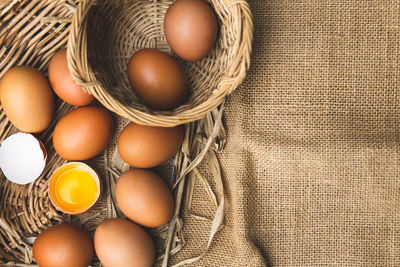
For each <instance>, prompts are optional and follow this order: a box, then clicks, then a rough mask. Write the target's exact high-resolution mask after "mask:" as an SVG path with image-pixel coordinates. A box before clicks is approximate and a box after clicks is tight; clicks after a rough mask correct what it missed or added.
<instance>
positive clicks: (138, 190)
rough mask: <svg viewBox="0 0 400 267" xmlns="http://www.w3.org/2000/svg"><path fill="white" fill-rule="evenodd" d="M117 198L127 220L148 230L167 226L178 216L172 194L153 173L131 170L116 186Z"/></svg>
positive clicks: (123, 175) (120, 178)
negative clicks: (174, 213)
mask: <svg viewBox="0 0 400 267" xmlns="http://www.w3.org/2000/svg"><path fill="white" fill-rule="evenodd" d="M115 198H116V200H117V205H118V207H119V208H120V209H121V211H122V212H123V213H124V214H125V216H126V217H128V218H129V219H131V220H132V221H134V222H136V223H138V224H140V225H143V226H145V227H151V228H156V227H160V226H162V225H164V224H166V223H167V222H168V221H169V220H170V219H171V217H172V214H173V212H174V200H173V197H172V193H171V191H170V190H169V188H168V186H167V185H166V183H165V182H164V180H163V179H162V178H161V177H160V176H158V174H156V173H155V172H153V171H150V170H144V169H131V170H129V171H126V172H125V173H123V174H122V175H121V176H120V177H119V179H118V182H117V185H116V186H115Z"/></svg>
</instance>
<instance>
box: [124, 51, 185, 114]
mask: <svg viewBox="0 0 400 267" xmlns="http://www.w3.org/2000/svg"><path fill="white" fill-rule="evenodd" d="M128 78H129V83H130V85H131V87H132V89H133V90H134V92H135V94H136V95H137V96H138V97H139V98H140V99H141V100H142V101H143V102H144V103H145V104H146V105H148V106H150V107H151V108H153V109H160V110H165V109H172V108H175V107H177V106H179V105H180V104H182V102H183V100H184V99H185V97H186V94H187V83H186V78H185V73H184V72H183V69H182V67H181V66H180V65H179V63H178V62H177V61H176V60H175V59H174V58H173V57H171V56H169V55H167V54H165V53H163V52H161V51H158V50H156V49H143V50H140V51H139V52H136V53H135V54H134V55H133V56H132V57H131V59H130V60H129V63H128Z"/></svg>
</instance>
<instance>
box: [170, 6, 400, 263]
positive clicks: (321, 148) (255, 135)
mask: <svg viewBox="0 0 400 267" xmlns="http://www.w3.org/2000/svg"><path fill="white" fill-rule="evenodd" d="M249 2H250V4H251V8H252V12H253V15H254V24H255V36H254V37H255V39H254V51H253V56H252V67H251V70H250V71H249V73H248V76H247V79H246V81H245V82H244V84H243V85H242V86H241V88H240V89H238V90H236V91H235V92H234V93H233V95H232V96H231V98H230V99H229V101H228V106H227V110H226V113H225V122H226V126H227V129H228V143H227V147H226V150H225V151H224V152H223V153H222V154H221V155H220V161H221V164H222V167H223V171H224V183H225V187H226V197H227V199H226V200H227V208H226V218H225V227H224V228H223V229H222V230H221V232H219V233H218V234H217V236H216V239H215V240H214V242H213V245H212V246H211V248H210V251H209V252H208V253H207V255H205V256H204V257H203V258H202V259H201V260H200V261H198V262H197V263H196V264H195V266H264V265H269V266H400V168H399V160H400V159H399V151H400V150H399V149H400V145H399V142H400V139H399V137H400V134H399V133H400V94H399V93H400V89H399V88H400V78H399V75H400V68H399V66H400V65H399V63H400V62H399V46H400V41H399V40H400V33H399V27H400V21H399V18H400V1H397V0H373V1H369V0H368V1H367V0H347V1H345V0H342V1H339V0H337V1H336V0H335V1H317V0H311V1H293V0H292V1H289V0H268V1H266V0H250V1H249ZM202 171H203V172H206V170H204V169H202ZM197 192H198V193H197V197H196V201H195V202H196V203H195V205H194V212H197V213H199V214H202V215H204V216H207V215H208V216H212V213H211V211H210V210H208V208H206V207H207V206H209V204H206V200H205V199H206V198H207V197H206V195H205V193H202V191H201V187H200V186H199V188H198V191H197ZM209 226H210V224H207V222H204V223H202V222H199V221H198V220H195V219H191V218H189V217H187V218H186V219H185V234H186V238H187V246H186V248H185V249H184V250H183V252H181V253H180V254H179V255H178V256H177V257H174V258H173V259H174V261H179V260H180V259H182V258H185V257H189V256H191V255H193V254H194V251H195V249H196V247H197V246H198V238H201V239H203V240H206V239H207V236H208V231H209Z"/></svg>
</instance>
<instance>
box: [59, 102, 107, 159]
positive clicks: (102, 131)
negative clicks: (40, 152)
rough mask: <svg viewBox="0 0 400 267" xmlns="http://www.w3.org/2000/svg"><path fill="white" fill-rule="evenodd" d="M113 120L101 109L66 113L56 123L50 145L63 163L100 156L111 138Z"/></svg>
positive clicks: (76, 110)
mask: <svg viewBox="0 0 400 267" xmlns="http://www.w3.org/2000/svg"><path fill="white" fill-rule="evenodd" d="M112 128H113V119H112V117H111V114H110V112H109V111H108V110H106V109H104V108H101V107H92V106H89V107H81V108H77V109H75V110H73V111H71V112H69V113H67V114H66V115H65V116H64V117H62V118H61V120H60V121H59V122H58V123H57V125H56V127H55V129H54V134H53V145H54V148H55V150H56V152H57V153H58V155H60V156H61V157H63V158H64V159H66V160H87V159H90V158H93V157H94V156H96V155H97V154H99V153H100V152H101V151H103V149H104V148H105V147H106V146H107V144H108V143H109V141H110V139H111V136H112Z"/></svg>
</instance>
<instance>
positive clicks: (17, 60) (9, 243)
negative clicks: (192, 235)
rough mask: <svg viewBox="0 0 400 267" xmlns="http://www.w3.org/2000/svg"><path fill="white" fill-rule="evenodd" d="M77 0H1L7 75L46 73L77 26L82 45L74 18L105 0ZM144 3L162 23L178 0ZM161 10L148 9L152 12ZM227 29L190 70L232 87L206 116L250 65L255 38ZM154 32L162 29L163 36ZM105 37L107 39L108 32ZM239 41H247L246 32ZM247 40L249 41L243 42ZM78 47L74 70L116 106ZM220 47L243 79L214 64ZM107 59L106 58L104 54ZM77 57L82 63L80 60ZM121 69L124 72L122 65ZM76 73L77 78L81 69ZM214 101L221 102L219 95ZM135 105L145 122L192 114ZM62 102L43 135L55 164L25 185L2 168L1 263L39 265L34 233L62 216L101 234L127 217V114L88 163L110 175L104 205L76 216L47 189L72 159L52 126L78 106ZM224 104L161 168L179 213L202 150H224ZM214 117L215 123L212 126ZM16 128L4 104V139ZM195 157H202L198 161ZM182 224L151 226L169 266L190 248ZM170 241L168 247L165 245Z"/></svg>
mask: <svg viewBox="0 0 400 267" xmlns="http://www.w3.org/2000/svg"><path fill="white" fill-rule="evenodd" d="M76 2H77V1H75V0H7V1H0V79H1V78H2V77H3V75H4V74H5V73H6V72H7V70H9V69H10V68H11V67H13V66H16V65H21V64H24V65H30V66H33V67H35V68H37V69H39V70H40V71H42V72H43V73H46V72H47V66H48V63H49V61H50V59H51V58H52V56H53V55H54V53H56V52H57V51H58V50H59V49H61V48H62V47H64V46H65V45H66V44H67V40H68V36H69V34H70V30H71V29H74V30H75V31H74V33H75V34H72V35H70V37H69V42H70V43H71V42H72V43H74V41H75V40H76V41H78V39H76V38H77V36H76V33H77V29H81V27H78V28H77V29H75V28H71V27H70V22H71V17H72V16H73V13H74V12H77V13H76V14H77V15H76V16H75V21H74V25H75V26H74V27H77V25H78V24H77V23H76V19H78V18H84V17H90V16H91V13H92V12H93V11H90V10H88V8H89V7H91V10H92V9H93V10H94V9H95V8H96V6H97V5H98V2H90V3H89V2H81V4H80V5H78V7H76ZM124 3H126V2H124ZM130 3H132V8H139V7H138V6H137V5H138V3H137V2H136V1H131V2H130ZM142 4H143V7H148V5H150V6H153V7H154V8H155V7H157V6H158V9H157V8H155V9H154V10H153V11H154V19H156V20H157V21H158V20H160V21H162V18H159V17H158V16H157V14H158V13H160V14H163V12H165V10H166V9H167V6H168V4H170V2H168V3H164V2H163V1H159V2H156V1H153V2H148V3H147V2H142ZM214 4H215V3H214ZM219 4H220V3H219ZM110 7H112V8H117V7H118V6H117V5H116V4H115V3H113V4H112V5H110ZM120 7H121V6H119V8H120ZM226 8H227V10H228V9H229V10H231V11H232V10H235V12H234V14H235V17H240V14H242V13H241V12H242V11H241V8H244V9H243V10H245V11H244V13H245V14H247V17H246V20H248V22H247V24H246V25H247V27H248V30H247V31H250V32H251V30H252V29H251V27H252V25H251V20H250V17H249V16H250V15H249V14H250V13H249V10H248V8H247V4H246V3H245V2H243V1H232V2H231V4H229V5H228V7H226ZM85 10H86V11H85ZM115 10H118V9H112V10H108V12H114V11H115ZM153 11H151V10H148V12H153ZM146 14H148V13H146ZM152 14H153V13H152ZM218 14H219V13H218ZM221 14H224V15H221ZM221 14H219V17H220V18H221V17H227V14H226V13H225V12H221ZM115 19H116V18H115ZM84 25H85V24H82V27H83V28H82V29H85V27H89V25H87V26H84ZM114 25H115V24H114ZM240 25H241V24H240ZM235 27H237V26H235ZM223 29H224V27H222V26H221V30H222V32H221V36H225V35H226V37H220V38H219V43H218V46H217V47H218V48H217V49H216V50H215V51H213V52H212V54H211V55H210V58H209V59H205V60H204V61H202V62H199V63H195V64H193V65H187V67H188V69H187V71H188V72H189V71H190V72H196V73H201V71H202V70H203V69H207V70H209V71H208V72H209V73H215V75H214V78H213V79H211V77H208V78H210V80H208V79H207V80H206V79H203V80H201V81H202V82H201V84H197V83H196V82H195V81H194V80H193V79H194V77H195V76H190V77H191V79H192V84H193V83H194V84H195V85H196V86H198V87H199V88H200V87H201V88H203V87H204V86H205V85H207V84H213V85H215V86H216V87H215V88H228V89H229V90H228V89H227V90H225V89H224V93H222V91H221V92H219V93H217V94H211V93H210V97H209V99H208V100H207V101H205V102H207V105H205V102H204V103H202V104H201V105H199V106H196V110H197V112H202V113H200V114H203V113H204V112H206V110H208V109H209V108H211V106H212V105H218V103H219V101H220V99H218V98H217V97H216V96H217V95H218V97H219V98H221V99H223V95H226V94H227V93H228V92H230V91H231V90H233V89H234V88H235V87H236V86H237V85H238V84H239V83H240V81H241V80H242V79H243V77H244V75H245V71H246V68H247V67H248V64H249V52H250V45H251V36H249V37H248V41H247V42H248V43H247V44H246V45H243V46H240V47H239V41H237V44H236V39H235V38H233V36H239V34H236V35H235V34H232V32H230V33H229V34H224V33H223ZM238 29H239V28H238ZM225 30H227V29H225ZM84 31H87V30H84ZM241 31H243V30H242V29H240V31H239V32H241ZM85 36H86V35H82V36H80V37H79V38H82V40H81V42H77V43H81V44H82V45H83V44H85V43H87V42H85V41H84V40H85V38H86V37H85ZM150 36H151V31H150ZM154 36H159V35H158V34H156V35H154ZM229 36H230V37H229ZM100 37H102V38H104V36H100ZM228 37H229V38H228ZM162 38H163V37H162ZM238 38H239V37H238ZM99 39H100V40H101V38H98V39H96V40H99ZM79 40H80V39H79ZM133 40H135V39H133ZM162 40H164V39H162ZM237 40H241V39H240V38H239V39H237ZM240 42H241V43H242V41H240ZM134 43H137V44H140V41H139V40H136V41H135V42H134ZM161 44H164V45H166V43H165V42H164V41H162V42H161V41H160V42H159V43H154V42H152V41H149V46H151V47H157V48H160V49H162V50H164V51H169V50H168V49H169V48H168V47H167V46H165V47H161ZM120 45H124V43H123V42H121V44H120ZM144 46H145V44H143V45H141V46H140V47H144ZM70 48H71V47H70ZM78 48H79V47H73V49H70V50H69V62H70V63H71V66H70V67H72V69H77V68H78V67H79V68H80V69H81V70H83V71H82V73H83V74H84V75H83V77H84V80H85V81H87V82H85V86H86V87H85V88H86V89H87V90H88V91H90V92H92V90H94V93H95V94H97V97H99V96H102V97H103V98H100V97H99V99H100V100H101V99H102V102H103V103H104V104H105V105H107V106H108V107H109V106H110V105H111V104H112V103H114V102H112V101H110V103H108V101H107V99H111V98H108V97H107V96H108V94H104V93H102V92H105V91H103V90H102V89H101V88H102V87H100V83H99V82H98V81H96V80H95V78H96V77H97V75H95V74H94V72H91V71H90V69H89V65H88V64H87V63H85V64H81V63H79V62H80V61H74V60H72V59H71V54H75V53H79V52H78ZM239 48H240V49H243V51H240V50H238V49H239ZM229 49H236V50H235V51H236V52H235V53H234V54H235V55H237V54H242V57H243V58H242V57H240V58H239V57H238V58H237V57H236V56H235V55H233V54H232V55H231V58H230V57H229V56H228V54H229V53H228V50H229ZM217 50H218V51H220V52H221V53H222V56H221V57H219V58H218V59H215V62H218V64H219V65H218V66H220V67H221V68H222V67H224V66H225V67H226V66H228V65H229V66H231V71H230V72H228V74H227V75H228V76H230V77H236V78H231V79H228V78H227V77H228V76H226V77H225V73H226V72H225V71H223V72H222V71H221V70H222V69H221V70H220V69H218V66H217V65H215V64H216V63H215V62H214V59H213V58H215V56H216V54H215V53H216V51H217ZM79 51H82V52H83V51H84V50H83V49H82V48H79ZM90 51H92V50H90ZM119 51H125V50H124V49H123V46H122V47H120V49H119ZM132 51H133V50H132ZM71 52H72V53H71ZM110 52H112V51H110ZM84 55H85V57H77V58H80V60H82V61H83V62H87V61H85V60H86V59H88V58H89V59H96V57H92V56H91V55H90V54H89V56H88V57H87V55H86V53H84ZM126 56H127V55H121V56H120V57H118V58H119V61H116V62H114V63H122V62H125V60H127V58H126ZM99 59H102V58H101V57H100V58H99ZM222 59H224V61H221V60H222ZM217 60H218V61H217ZM75 62H76V64H77V65H75ZM125 63H126V62H125ZM228 63H229V64H228ZM77 66H78V67H77ZM85 66H86V67H85ZM94 66H97V65H94ZM118 66H119V65H110V69H113V68H114V67H118ZM120 66H121V67H123V68H124V69H121V70H120V73H123V72H125V65H120ZM212 66H213V67H212ZM104 67H105V68H107V64H104ZM111 67H112V68H111ZM200 67H202V68H200ZM225 67H224V68H225ZM226 68H227V67H226ZM113 70H114V71H117V70H118V69H113ZM208 72H207V73H208ZM198 75H200V74H198ZM75 76H77V75H76V72H75ZM77 77H78V76H77ZM124 79H125V78H124ZM121 81H122V82H121V83H123V84H125V83H126V81H125V80H121ZM217 81H219V82H217ZM81 82H83V81H81ZM105 84H106V83H105ZM217 84H218V86H217ZM110 88H111V87H110ZM196 88H197V87H196ZM210 88H211V87H210ZM199 90H200V89H199ZM218 90H220V89H218ZM199 92H200V91H199ZM203 94H204V95H205V94H206V92H204V93H203ZM198 95H199V97H200V96H201V94H200V93H199V94H198ZM200 98H201V97H200ZM210 99H214V100H212V101H211V100H210ZM217 100H218V101H217ZM104 101H105V102H104ZM195 101H198V102H199V101H200V102H201V100H196V99H194V100H193V103H195ZM210 101H211V102H210ZM200 102H199V103H200ZM107 103H108V104H107ZM118 103H119V102H118ZM132 105H133V106H134V107H135V109H134V110H133V113H134V114H140V115H135V116H137V118H138V119H137V120H136V121H139V122H142V123H148V124H161V125H174V124H176V123H178V122H183V121H187V120H188V118H189V115H186V117H180V116H181V115H178V114H180V113H176V114H175V112H174V113H173V114H172V116H169V115H171V114H167V113H165V114H155V113H152V112H151V111H149V110H147V109H146V108H145V107H143V106H141V105H140V104H139V103H137V104H135V102H133V104H132ZM190 105H192V104H190ZM56 106H57V110H56V112H55V116H54V119H53V122H52V123H51V125H50V126H49V127H48V129H46V130H45V131H44V132H43V133H41V134H40V135H38V137H39V139H40V140H41V141H42V142H43V143H44V144H45V146H46V149H47V152H48V161H47V165H46V168H45V170H44V172H43V174H42V175H41V177H40V178H38V179H37V180H36V181H35V182H33V183H31V184H28V185H24V186H21V185H17V184H14V183H11V182H10V181H8V180H7V179H5V177H4V176H3V175H2V174H0V266H3V265H6V266H35V265H31V264H33V262H34V261H33V255H32V242H33V238H34V237H35V236H37V235H38V234H40V233H41V232H42V231H43V230H44V229H46V228H48V227H50V226H52V225H54V224H58V223H60V222H72V223H75V224H79V225H81V226H82V227H83V228H85V229H87V230H89V231H90V232H91V233H93V231H94V229H95V228H96V227H97V225H98V224H99V223H100V222H101V221H103V220H104V219H107V218H113V217H119V216H121V214H120V213H119V211H118V209H117V207H116V206H115V204H114V198H113V192H112V189H113V187H114V184H115V181H116V177H118V175H119V173H120V172H121V171H123V168H124V167H126V166H123V165H119V163H118V162H117V164H115V163H116V162H115V161H114V157H113V155H114V153H113V151H114V148H115V144H116V136H118V131H120V130H121V128H122V127H123V126H124V125H125V124H126V123H127V120H126V119H123V118H121V117H119V116H115V119H116V125H117V127H116V128H117V129H116V132H115V133H114V137H113V141H112V143H111V144H110V145H109V146H108V147H107V149H106V151H105V152H104V153H103V154H101V155H99V156H98V157H96V158H95V159H93V160H91V161H89V162H88V163H89V165H91V166H92V167H94V169H96V171H98V172H99V173H100V175H101V177H102V179H103V185H104V192H103V197H102V199H101V201H100V203H99V204H98V205H97V206H96V207H95V208H94V209H93V210H92V211H91V212H89V213H88V214H85V215H80V216H68V215H65V214H62V213H61V212H58V211H57V210H56V209H55V208H54V207H53V206H52V205H51V203H50V201H49V198H48V195H47V192H48V178H49V177H50V175H51V174H52V172H53V171H54V170H55V169H56V168H58V167H59V166H60V165H62V164H64V163H65V160H63V159H62V158H60V157H59V156H58V155H57V154H56V152H55V150H54V147H53V145H52V132H53V129H54V126H55V124H56V123H57V121H58V120H59V119H60V118H61V117H62V116H63V115H64V114H65V113H67V112H69V111H70V110H71V109H72V108H73V107H72V106H70V105H68V104H66V103H64V102H63V101H61V100H58V101H57V103H56ZM188 106H189V104H188ZM201 106H203V108H200V107H201ZM184 108H185V107H181V108H180V109H177V110H176V111H177V112H178V111H179V110H181V111H182V114H189V111H185V110H184ZM222 110H223V108H221V109H220V112H218V113H216V112H211V113H208V114H207V116H206V117H205V120H204V121H203V120H201V121H199V122H196V123H191V124H189V125H188V126H187V134H186V137H185V142H184V145H183V146H182V148H181V151H179V152H178V153H177V157H176V160H175V162H176V163H174V164H175V165H173V166H163V167H161V168H160V169H159V170H157V171H158V172H159V173H160V174H161V175H162V176H163V177H169V178H170V179H168V178H167V180H170V181H171V183H174V184H175V185H176V187H175V190H174V197H175V199H176V207H175V209H176V210H177V212H179V210H180V207H181V206H183V205H184V204H183V201H182V198H183V197H184V195H183V191H184V190H183V188H184V186H185V181H186V175H187V174H188V173H189V172H190V171H188V169H193V168H195V167H196V164H198V163H199V162H200V160H201V158H197V156H198V155H202V157H204V155H205V153H200V151H201V150H202V149H203V151H206V150H207V149H208V148H209V147H210V146H213V149H210V150H209V151H211V152H212V153H214V152H213V150H216V151H217V150H218V151H219V149H221V148H222V147H223V143H224V140H225V139H224V138H225V130H224V129H223V128H221V129H220V133H217V131H215V129H218V128H220V127H221V126H220V124H221V123H220V122H221V116H222ZM128 114H129V113H128ZM140 116H141V117H140ZM200 116H201V115H199V116H198V117H200ZM135 118H136V117H135ZM139 118H141V119H139ZM185 119H186V120H185ZM210 121H211V122H210ZM214 122H215V125H214V126H212V125H213V123H214ZM210 125H211V127H210ZM15 132H17V129H16V128H15V127H14V126H13V125H12V124H11V123H10V121H9V120H8V119H7V117H6V116H5V114H4V112H3V109H2V108H1V106H0V142H1V141H2V140H4V139H5V138H7V137H8V136H9V135H11V134H13V133H15ZM204 133H205V136H206V137H212V138H210V139H209V141H210V142H207V145H206V146H205V144H204V143H203V141H204V137H205V136H204ZM213 138H215V139H217V140H219V141H215V142H211V141H213ZM214 157H215V156H214ZM196 158H197V163H196V164H193V163H194V162H196ZM189 159H194V160H193V161H191V160H189ZM217 165H218V164H213V166H217ZM165 167H166V168H165ZM218 168H219V167H218ZM218 170H219V169H218ZM0 173H1V172H0ZM192 174H193V173H192ZM174 177H175V178H176V177H180V178H179V180H178V181H175V180H174V179H175V178H174ZM219 179H220V177H219ZM190 181H191V182H190ZM219 184H222V182H219ZM193 185H194V183H193V178H191V179H190V180H189V182H188V188H192V187H193ZM187 192H189V193H190V192H193V188H192V189H191V190H190V189H189V190H187ZM222 192H223V190H222ZM185 197H186V196H185ZM188 202H190V201H188ZM182 227H183V221H182V220H181V219H180V218H179V216H174V218H173V219H172V220H171V222H170V224H169V225H168V227H162V228H161V229H155V230H154V231H151V234H152V236H153V238H154V239H155V240H156V243H157V244H159V251H158V255H159V259H163V263H162V266H167V264H168V257H169V256H170V255H174V254H176V253H178V252H179V251H180V249H182V247H183V246H184V238H183V235H182ZM165 236H167V237H168V239H167V240H165ZM171 240H174V242H171ZM177 240H178V241H177ZM160 244H162V245H160ZM163 245H166V248H165V249H164V247H163ZM92 266H100V263H99V262H98V260H96V259H95V260H94V262H93V263H92Z"/></svg>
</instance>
